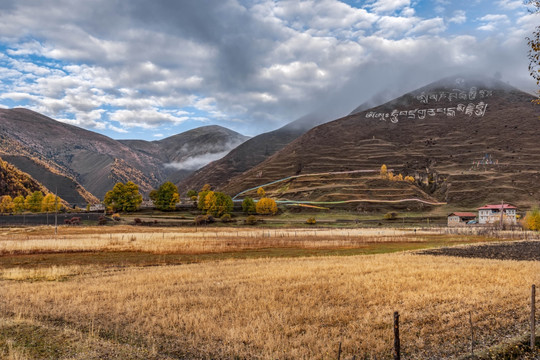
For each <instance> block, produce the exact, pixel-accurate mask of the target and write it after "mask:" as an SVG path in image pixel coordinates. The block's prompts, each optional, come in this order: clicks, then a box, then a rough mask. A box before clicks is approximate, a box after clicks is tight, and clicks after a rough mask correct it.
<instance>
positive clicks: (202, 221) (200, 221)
mask: <svg viewBox="0 0 540 360" xmlns="http://www.w3.org/2000/svg"><path fill="white" fill-rule="evenodd" d="M193 221H194V223H195V225H206V224H211V223H213V222H215V221H216V220H215V219H214V217H213V216H212V215H198V216H196V217H195V219H194V220H193Z"/></svg>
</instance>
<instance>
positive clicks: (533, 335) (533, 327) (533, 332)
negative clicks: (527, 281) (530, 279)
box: [531, 284, 536, 351]
mask: <svg viewBox="0 0 540 360" xmlns="http://www.w3.org/2000/svg"><path fill="white" fill-rule="evenodd" d="M535 298H536V286H535V285H534V284H533V286H532V288H531V350H532V351H534V348H535V342H536V317H535V310H536V309H535V308H536V299H535Z"/></svg>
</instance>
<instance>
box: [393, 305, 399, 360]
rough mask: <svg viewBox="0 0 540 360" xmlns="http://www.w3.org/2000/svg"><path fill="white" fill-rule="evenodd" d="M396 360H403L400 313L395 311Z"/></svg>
mask: <svg viewBox="0 0 540 360" xmlns="http://www.w3.org/2000/svg"><path fill="white" fill-rule="evenodd" d="M394 360H401V349H400V343H399V313H398V312H397V311H395V312H394Z"/></svg>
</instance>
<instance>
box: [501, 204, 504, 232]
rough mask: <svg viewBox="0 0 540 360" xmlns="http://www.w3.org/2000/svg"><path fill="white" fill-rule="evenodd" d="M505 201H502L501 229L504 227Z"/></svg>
mask: <svg viewBox="0 0 540 360" xmlns="http://www.w3.org/2000/svg"><path fill="white" fill-rule="evenodd" d="M503 214H504V200H503V201H501V229H502V227H503Z"/></svg>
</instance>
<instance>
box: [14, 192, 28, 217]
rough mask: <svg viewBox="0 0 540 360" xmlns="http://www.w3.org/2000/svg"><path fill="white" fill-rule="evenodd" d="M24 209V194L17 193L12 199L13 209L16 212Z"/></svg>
mask: <svg viewBox="0 0 540 360" xmlns="http://www.w3.org/2000/svg"><path fill="white" fill-rule="evenodd" d="M24 210H25V206H24V196H22V195H19V196H17V197H15V199H13V211H14V212H16V213H21V212H23V211H24Z"/></svg>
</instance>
